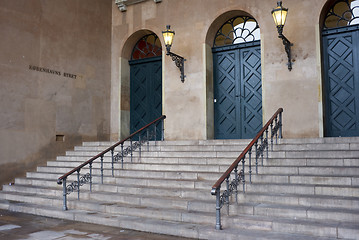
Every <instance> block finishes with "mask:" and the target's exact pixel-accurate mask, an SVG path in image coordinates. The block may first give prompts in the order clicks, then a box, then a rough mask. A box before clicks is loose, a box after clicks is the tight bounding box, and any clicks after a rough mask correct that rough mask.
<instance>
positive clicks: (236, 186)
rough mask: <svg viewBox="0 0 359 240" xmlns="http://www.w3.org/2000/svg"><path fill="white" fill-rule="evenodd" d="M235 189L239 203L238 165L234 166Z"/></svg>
mask: <svg viewBox="0 0 359 240" xmlns="http://www.w3.org/2000/svg"><path fill="white" fill-rule="evenodd" d="M234 179H235V182H236V184H235V191H236V204H238V182H239V181H238V166H236V167H235V168H234Z"/></svg>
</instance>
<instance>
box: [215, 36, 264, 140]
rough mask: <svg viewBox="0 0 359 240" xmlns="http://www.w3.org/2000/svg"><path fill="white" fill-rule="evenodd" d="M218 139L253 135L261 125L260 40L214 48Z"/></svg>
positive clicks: (250, 136)
mask: <svg viewBox="0 0 359 240" xmlns="http://www.w3.org/2000/svg"><path fill="white" fill-rule="evenodd" d="M213 72H214V98H215V101H216V102H215V103H214V125H215V138H219V139H240V138H252V137H254V136H255V135H256V134H257V132H258V131H259V130H260V129H261V127H262V83H261V57H260V46H259V41H257V42H255V43H251V44H238V45H232V46H230V47H219V48H214V49H213Z"/></svg>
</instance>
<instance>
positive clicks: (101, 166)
mask: <svg viewBox="0 0 359 240" xmlns="http://www.w3.org/2000/svg"><path fill="white" fill-rule="evenodd" d="M101 184H103V155H101Z"/></svg>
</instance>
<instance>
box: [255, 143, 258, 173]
mask: <svg viewBox="0 0 359 240" xmlns="http://www.w3.org/2000/svg"><path fill="white" fill-rule="evenodd" d="M254 147H255V149H256V174H258V140H257V141H256V142H255V143H254Z"/></svg>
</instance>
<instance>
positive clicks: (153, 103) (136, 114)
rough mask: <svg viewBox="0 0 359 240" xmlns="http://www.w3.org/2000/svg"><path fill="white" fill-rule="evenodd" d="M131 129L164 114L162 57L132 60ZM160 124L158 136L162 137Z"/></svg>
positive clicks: (136, 128)
mask: <svg viewBox="0 0 359 240" xmlns="http://www.w3.org/2000/svg"><path fill="white" fill-rule="evenodd" d="M129 63H130V131H131V133H133V132H135V131H137V130H138V129H140V128H142V127H143V126H145V125H146V124H148V123H150V122H152V121H153V120H155V119H156V118H158V117H160V116H161V115H162V57H152V58H145V59H139V60H131V61H129ZM160 129H161V126H160V125H158V130H157V132H158V134H157V138H158V139H160V134H161V131H160Z"/></svg>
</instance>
